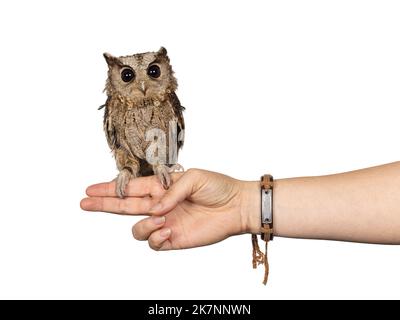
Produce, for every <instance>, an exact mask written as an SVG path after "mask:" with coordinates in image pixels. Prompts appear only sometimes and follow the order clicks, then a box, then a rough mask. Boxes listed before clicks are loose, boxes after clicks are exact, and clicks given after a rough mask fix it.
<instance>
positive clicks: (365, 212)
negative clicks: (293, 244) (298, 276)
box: [253, 162, 400, 244]
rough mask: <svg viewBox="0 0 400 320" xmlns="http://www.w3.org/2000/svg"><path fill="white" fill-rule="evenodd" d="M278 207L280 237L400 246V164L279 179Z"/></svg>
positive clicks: (275, 207) (255, 218)
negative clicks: (324, 174)
mask: <svg viewBox="0 0 400 320" xmlns="http://www.w3.org/2000/svg"><path fill="white" fill-rule="evenodd" d="M273 209H274V229H275V234H276V236H282V237H296V238H317V239H332V240H344V241H356V242H369V243H386V244H400V162H394V163H390V164H386V165H381V166H377V167H371V168H367V169H361V170H356V171H351V172H345V173H340V174H333V175H327V176H317V177H303V178H290V179H281V180H277V181H276V182H275V188H274V208H273ZM258 218H259V214H257V212H254V219H253V221H254V222H253V225H254V226H255V228H259V224H258V221H259V219H258Z"/></svg>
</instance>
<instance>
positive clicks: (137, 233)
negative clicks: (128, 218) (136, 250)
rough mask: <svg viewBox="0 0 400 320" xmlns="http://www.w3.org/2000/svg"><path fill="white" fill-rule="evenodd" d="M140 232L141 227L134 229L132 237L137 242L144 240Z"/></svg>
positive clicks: (134, 227)
mask: <svg viewBox="0 0 400 320" xmlns="http://www.w3.org/2000/svg"><path fill="white" fill-rule="evenodd" d="M139 230H140V227H139V226H138V225H136V224H135V225H134V226H133V227H132V235H133V237H134V238H135V239H136V240H142V237H141V236H140V231H139Z"/></svg>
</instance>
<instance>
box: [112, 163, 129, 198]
mask: <svg viewBox="0 0 400 320" xmlns="http://www.w3.org/2000/svg"><path fill="white" fill-rule="evenodd" d="M131 178H132V173H131V172H130V171H129V170H127V169H124V170H121V172H120V173H119V174H118V176H117V178H116V184H115V193H116V194H117V196H118V197H119V198H121V199H122V198H124V197H125V196H126V186H127V185H128V183H129V180H130V179H131Z"/></svg>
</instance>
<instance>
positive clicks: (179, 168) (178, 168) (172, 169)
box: [168, 163, 185, 173]
mask: <svg viewBox="0 0 400 320" xmlns="http://www.w3.org/2000/svg"><path fill="white" fill-rule="evenodd" d="M184 171H185V169H184V168H183V167H182V166H181V165H180V164H179V163H176V164H174V165H173V166H172V167H170V168H168V172H169V173H172V172H184Z"/></svg>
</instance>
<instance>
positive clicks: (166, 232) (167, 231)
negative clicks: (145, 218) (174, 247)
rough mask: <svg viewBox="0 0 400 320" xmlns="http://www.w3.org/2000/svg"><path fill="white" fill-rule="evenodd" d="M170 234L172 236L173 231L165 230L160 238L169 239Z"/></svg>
mask: <svg viewBox="0 0 400 320" xmlns="http://www.w3.org/2000/svg"><path fill="white" fill-rule="evenodd" d="M170 234H171V229H164V230H161V232H160V236H161V237H163V238H168V237H169V236H170Z"/></svg>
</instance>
